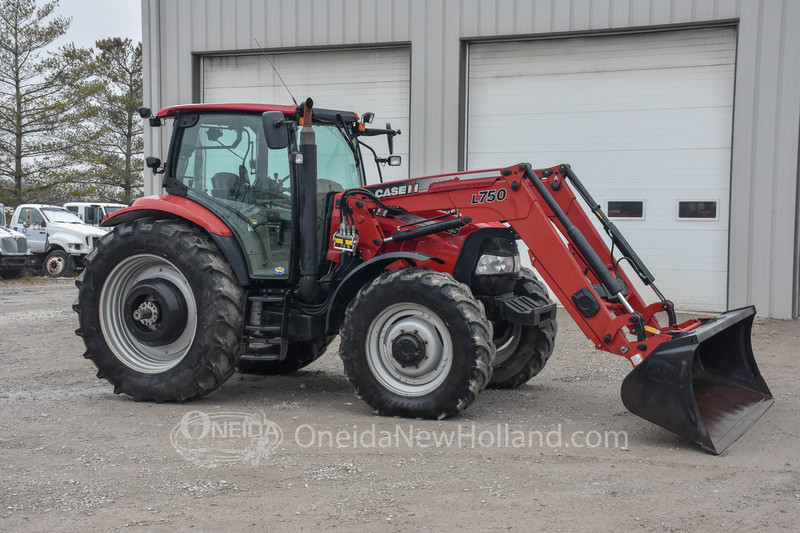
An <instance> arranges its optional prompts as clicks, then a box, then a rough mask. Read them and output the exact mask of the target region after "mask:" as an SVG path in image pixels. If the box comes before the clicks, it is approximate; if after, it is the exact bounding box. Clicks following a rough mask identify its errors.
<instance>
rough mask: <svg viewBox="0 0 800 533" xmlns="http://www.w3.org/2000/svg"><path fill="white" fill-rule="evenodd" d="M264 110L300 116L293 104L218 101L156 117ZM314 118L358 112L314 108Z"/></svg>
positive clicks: (352, 118)
mask: <svg viewBox="0 0 800 533" xmlns="http://www.w3.org/2000/svg"><path fill="white" fill-rule="evenodd" d="M266 111H280V112H281V113H283V114H284V115H285V116H287V117H295V116H300V115H299V113H298V108H297V107H296V106H293V105H278V104H247V103H220V104H183V105H175V106H170V107H165V108H164V109H161V110H159V112H158V118H168V117H174V116H176V115H179V114H183V113H233V112H244V113H259V114H261V113H264V112H266ZM314 115H315V116H316V118H318V119H320V120H323V121H325V122H333V121H336V120H337V116H338V115H341V116H342V119H343V120H344V121H345V122H358V114H356V113H354V112H352V111H337V110H333V109H317V108H316V107H315V108H314Z"/></svg>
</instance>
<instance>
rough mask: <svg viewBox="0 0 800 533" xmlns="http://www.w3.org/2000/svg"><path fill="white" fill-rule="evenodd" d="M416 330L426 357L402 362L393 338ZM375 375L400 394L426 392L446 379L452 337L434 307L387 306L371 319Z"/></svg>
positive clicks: (370, 351) (369, 356)
mask: <svg viewBox="0 0 800 533" xmlns="http://www.w3.org/2000/svg"><path fill="white" fill-rule="evenodd" d="M405 332H413V333H414V334H415V335H416V336H418V337H419V338H420V339H422V340H423V341H424V343H425V355H426V358H425V359H424V360H423V361H422V362H420V363H419V364H418V365H411V366H405V367H404V366H403V365H401V364H400V362H399V361H397V360H396V359H395V358H394V357H393V356H392V341H393V340H394V339H395V338H397V336H398V335H401V334H403V333H405ZM366 348H367V362H368V363H369V368H370V370H371V371H372V375H373V376H375V378H376V379H377V380H378V381H379V382H380V384H381V385H382V386H383V387H385V388H386V389H388V390H389V391H391V392H393V393H395V394H399V395H401V396H407V397H416V396H423V395H425V394H428V393H430V392H432V391H434V390H436V389H437V388H438V387H439V386H441V384H442V383H444V381H445V380H446V379H447V375H448V373H449V372H450V368H451V367H452V365H453V341H452V339H451V337H450V332H449V331H448V329H447V326H445V324H444V322H443V321H442V320H441V319H440V318H439V317H438V316H436V314H435V313H433V311H431V310H430V309H428V308H427V307H424V306H422V305H419V304H415V303H407V302H406V303H400V304H395V305H392V306H389V307H387V308H386V309H384V310H383V311H382V312H381V313H380V314H379V315H378V316H377V317H375V319H374V320H373V321H372V323H371V324H370V327H369V335H368V336H367V340H366Z"/></svg>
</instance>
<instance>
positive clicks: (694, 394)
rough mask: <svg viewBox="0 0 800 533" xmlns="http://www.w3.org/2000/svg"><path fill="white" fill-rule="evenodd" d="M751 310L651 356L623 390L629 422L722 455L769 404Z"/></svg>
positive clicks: (707, 322)
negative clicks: (657, 428)
mask: <svg viewBox="0 0 800 533" xmlns="http://www.w3.org/2000/svg"><path fill="white" fill-rule="evenodd" d="M755 314H756V310H755V307H753V306H750V307H744V308H742V309H736V310H733V311H727V312H725V313H723V314H722V315H720V316H719V317H716V318H710V319H704V320H703V321H702V322H703V323H702V324H701V325H700V326H698V327H697V328H695V329H693V330H691V331H688V332H685V333H680V334H677V335H676V336H675V338H673V339H672V340H669V341H667V342H664V343H663V344H661V345H659V346H658V347H656V348H655V350H653V351H652V352H651V353H650V355H648V356H647V357H646V358H645V360H644V361H642V362H641V363H640V364H639V365H638V366H637V367H636V368H634V370H633V371H632V372H631V373H630V374H628V376H627V377H626V378H625V380H624V381H623V382H622V391H621V393H622V403H624V404H625V407H626V408H627V409H628V410H629V411H630V412H632V413H633V414H635V415H637V416H640V417H642V418H644V419H646V420H649V421H650V422H653V423H655V424H658V425H659V426H661V427H663V428H665V429H668V430H670V431H672V432H674V433H677V434H678V435H681V436H683V437H686V438H688V439H691V440H693V441H694V442H697V443H698V444H700V445H701V446H702V447H703V448H704V449H705V450H707V451H709V452H711V453H714V454H720V453H722V452H723V451H725V449H726V448H727V447H728V446H730V445H731V444H733V443H734V442H735V441H736V439H738V438H739V437H741V436H742V435H743V434H744V433H745V432H746V431H747V429H748V428H749V427H750V426H752V425H753V424H754V423H755V421H756V420H758V418H759V417H760V416H761V415H763V414H764V413H765V412H766V410H767V409H769V407H770V406H771V405H772V404H773V403H774V399H773V397H772V394H771V393H770V391H769V388H768V387H767V384H766V383H765V382H764V378H762V377H761V373H760V372H759V370H758V366H756V362H755V358H754V357H753V348H752V345H751V343H750V332H751V329H752V326H753V318H754V317H755Z"/></svg>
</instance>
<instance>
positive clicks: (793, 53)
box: [142, 0, 800, 318]
mask: <svg viewBox="0 0 800 533" xmlns="http://www.w3.org/2000/svg"><path fill="white" fill-rule="evenodd" d="M142 17H143V22H144V43H143V44H144V69H145V91H144V95H145V102H146V103H147V104H148V105H150V106H151V107H153V108H158V107H163V106H166V105H172V104H178V103H186V102H190V101H192V100H193V99H196V98H197V97H198V95H199V91H198V87H199V77H200V72H199V61H198V59H197V57H198V56H199V55H202V54H203V53H219V52H237V51H242V52H253V51H255V50H257V48H258V47H257V45H256V44H255V41H258V42H259V43H260V44H261V46H262V47H264V48H265V49H267V50H271V51H274V50H278V49H282V48H289V49H308V48H317V47H319V48H324V47H347V46H368V45H372V44H387V43H395V44H397V43H410V45H411V106H410V108H411V127H410V132H409V139H410V144H411V146H410V151H411V157H410V162H409V163H410V170H411V174H412V175H420V174H429V173H437V172H442V171H447V170H452V169H456V168H459V167H460V166H461V165H462V163H463V142H462V141H463V138H462V135H463V127H464V124H463V116H464V101H465V100H464V98H465V94H464V89H463V87H464V85H463V80H464V72H463V68H464V65H465V64H466V62H465V57H466V56H465V54H466V50H467V43H469V42H474V41H481V40H491V39H497V38H502V37H508V38H520V37H529V38H550V37H559V36H572V35H584V34H591V33H594V32H600V33H604V32H624V31H647V30H650V29H653V27H660V28H669V27H672V26H674V27H685V26H691V25H698V24H715V23H725V22H729V23H734V24H737V26H738V45H737V72H736V94H735V100H734V121H733V143H732V145H733V157H732V177H731V229H730V252H729V288H728V295H729V296H728V299H729V302H728V304H729V307H731V308H733V307H736V306H741V305H745V304H748V303H754V304H756V306H757V307H758V310H759V314H761V315H763V316H772V317H779V318H788V317H793V316H796V315H797V301H798V294H797V293H798V280H797V272H798V267H797V265H798V262H800V261H799V260H798V254H799V253H800V252H799V251H798V250H800V240H799V238H798V216H797V205H798V177H799V176H798V146H799V145H800V2H798V1H795V0H461V1H460V0H142ZM159 134H160V133H149V134H148V135H147V136H146V139H145V144H146V150H147V152H148V153H154V152H158V151H159V150H153V149H152V148H151V147H153V146H158V145H159V144H161V145H162V152H161V153H162V154H163V155H166V152H165V150H164V149H163V143H164V142H166V140H165V139H160V138H159V137H157V136H156V135H159ZM148 180H149V176H148ZM148 180H146V181H148ZM157 189H158V180H149V181H148V183H146V187H145V190H146V191H147V192H152V191H154V190H157ZM687 260H688V261H691V259H690V258H689V259H687Z"/></svg>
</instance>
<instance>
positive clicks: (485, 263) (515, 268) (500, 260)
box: [475, 254, 519, 276]
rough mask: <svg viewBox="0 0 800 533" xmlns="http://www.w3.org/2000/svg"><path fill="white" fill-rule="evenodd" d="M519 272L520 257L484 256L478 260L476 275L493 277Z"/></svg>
mask: <svg viewBox="0 0 800 533" xmlns="http://www.w3.org/2000/svg"><path fill="white" fill-rule="evenodd" d="M518 272H519V256H518V255H490V254H484V255H482V256H481V257H480V259H478V265H477V266H476V267H475V275H477V276H491V275H497V274H516V273H518Z"/></svg>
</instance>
